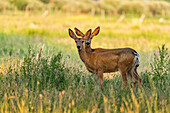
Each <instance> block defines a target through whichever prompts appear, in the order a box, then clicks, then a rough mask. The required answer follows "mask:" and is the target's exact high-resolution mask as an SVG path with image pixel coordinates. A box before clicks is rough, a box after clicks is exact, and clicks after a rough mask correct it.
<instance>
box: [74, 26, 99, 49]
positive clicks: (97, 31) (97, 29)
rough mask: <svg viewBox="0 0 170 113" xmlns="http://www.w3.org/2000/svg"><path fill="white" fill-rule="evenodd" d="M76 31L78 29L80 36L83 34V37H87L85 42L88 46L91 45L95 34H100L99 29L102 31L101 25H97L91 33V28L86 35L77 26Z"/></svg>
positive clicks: (77, 32)
mask: <svg viewBox="0 0 170 113" xmlns="http://www.w3.org/2000/svg"><path fill="white" fill-rule="evenodd" d="M75 31H76V34H77V35H78V36H81V37H82V38H84V39H85V44H86V46H89V47H90V45H91V40H92V38H93V37H94V36H96V35H98V33H99V31H100V27H97V28H96V29H95V30H94V31H93V33H92V34H91V29H89V30H88V31H87V32H86V34H85V35H84V34H83V33H82V32H81V31H80V30H79V29H77V28H75Z"/></svg>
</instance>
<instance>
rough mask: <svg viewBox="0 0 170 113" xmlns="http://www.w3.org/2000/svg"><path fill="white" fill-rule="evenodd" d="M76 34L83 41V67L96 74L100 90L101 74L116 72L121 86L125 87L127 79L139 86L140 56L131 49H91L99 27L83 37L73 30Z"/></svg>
mask: <svg viewBox="0 0 170 113" xmlns="http://www.w3.org/2000/svg"><path fill="white" fill-rule="evenodd" d="M75 31H76V34H77V35H78V36H81V37H82V39H83V40H85V48H84V49H85V50H83V51H85V53H84V55H85V56H84V57H85V65H86V67H87V69H88V70H89V69H90V71H89V72H91V73H96V74H97V76H98V78H99V81H100V85H101V88H102V89H103V73H110V72H117V71H119V72H120V73H121V77H122V84H123V86H126V85H127V77H128V78H129V79H130V80H131V81H132V82H133V83H134V87H135V85H136V83H139V84H140V85H141V81H142V79H141V77H140V76H139V74H138V73H137V67H138V66H139V62H140V56H139V54H138V53H137V52H136V51H135V50H134V49H132V48H116V49H104V48H96V49H92V48H91V40H92V38H93V37H94V36H96V35H98V33H99V31H100V27H97V28H96V29H95V30H94V31H93V33H92V34H91V29H89V30H88V31H87V32H86V34H85V35H84V34H83V33H82V32H81V31H80V30H79V29H77V28H75Z"/></svg>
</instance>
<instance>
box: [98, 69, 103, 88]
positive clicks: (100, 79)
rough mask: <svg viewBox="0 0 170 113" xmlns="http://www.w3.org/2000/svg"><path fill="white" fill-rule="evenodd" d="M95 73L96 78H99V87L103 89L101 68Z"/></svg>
mask: <svg viewBox="0 0 170 113" xmlns="http://www.w3.org/2000/svg"><path fill="white" fill-rule="evenodd" d="M97 74H98V78H99V81H100V85H101V88H102V89H103V70H98V71H97Z"/></svg>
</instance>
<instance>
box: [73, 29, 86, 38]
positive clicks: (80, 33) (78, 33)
mask: <svg viewBox="0 0 170 113" xmlns="http://www.w3.org/2000/svg"><path fill="white" fill-rule="evenodd" d="M74 30H75V31H76V34H77V35H78V36H81V37H84V34H83V33H82V32H81V31H80V30H79V29H77V28H76V27H75V28H74Z"/></svg>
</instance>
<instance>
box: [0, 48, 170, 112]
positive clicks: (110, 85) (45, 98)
mask: <svg viewBox="0 0 170 113" xmlns="http://www.w3.org/2000/svg"><path fill="white" fill-rule="evenodd" d="M62 59H63V55H62V53H61V52H59V53H53V52H52V54H48V53H46V48H45V47H42V48H40V50H37V49H31V47H30V48H29V49H28V52H27V54H26V55H24V58H23V60H18V61H17V62H15V63H12V64H11V63H10V65H9V67H8V68H5V70H1V76H0V80H1V82H0V90H1V92H0V102H1V106H0V110H1V112H87V111H88V112H168V111H169V99H170V98H169V94H170V89H169V80H170V78H169V66H170V65H169V63H170V59H169V55H168V53H167V49H166V48H165V47H164V46H162V48H160V51H159V54H158V55H155V56H154V61H153V62H152V63H151V70H150V71H149V70H145V71H143V72H141V73H140V75H141V77H142V80H143V85H142V88H138V87H136V89H134V90H133V89H131V88H130V87H131V86H130V84H129V86H127V87H126V88H122V83H121V82H122V81H121V77H120V76H119V75H114V77H113V79H105V80H104V89H103V90H101V89H100V85H99V83H98V82H97V78H96V77H95V76H91V75H90V74H89V73H87V72H84V71H81V70H82V67H79V68H75V67H70V66H68V65H67V64H66V63H67V61H66V60H62ZM1 69H2V68H1Z"/></svg>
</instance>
